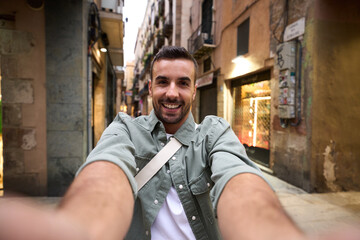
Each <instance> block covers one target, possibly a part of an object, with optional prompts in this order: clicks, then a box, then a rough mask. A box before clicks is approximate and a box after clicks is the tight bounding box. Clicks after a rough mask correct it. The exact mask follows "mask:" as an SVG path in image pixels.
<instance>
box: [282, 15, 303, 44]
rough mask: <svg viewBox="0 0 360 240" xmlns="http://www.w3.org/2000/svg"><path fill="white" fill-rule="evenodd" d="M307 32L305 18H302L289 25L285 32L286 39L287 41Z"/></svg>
mask: <svg viewBox="0 0 360 240" xmlns="http://www.w3.org/2000/svg"><path fill="white" fill-rule="evenodd" d="M304 33H305V18H304V17H303V18H300V19H299V20H297V21H296V22H294V23H292V24H290V25H288V26H287V27H286V28H285V32H284V41H285V42H287V41H289V40H291V39H294V38H296V37H298V36H301V35H303V34H304Z"/></svg>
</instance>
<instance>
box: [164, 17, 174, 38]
mask: <svg viewBox="0 0 360 240" xmlns="http://www.w3.org/2000/svg"><path fill="white" fill-rule="evenodd" d="M172 32H173V21H172V15H171V14H169V15H167V16H166V17H165V21H164V28H163V35H164V36H165V37H166V38H169V37H170V36H171V34H172Z"/></svg>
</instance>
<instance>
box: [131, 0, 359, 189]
mask: <svg viewBox="0 0 360 240" xmlns="http://www.w3.org/2000/svg"><path fill="white" fill-rule="evenodd" d="M355 6H356V7H355ZM355 9H359V3H358V2H357V1H353V0H346V1H341V2H338V1H335V0H332V1H325V0H306V1H289V0H280V1H279V0H245V1H234V0H232V1H230V0H223V1H219V0H195V1H180V0H164V1H162V0H159V1H155V0H149V1H148V8H147V12H146V15H145V17H144V22H143V26H142V29H141V30H140V32H139V34H138V39H137V45H136V46H137V47H136V51H138V53H137V55H136V56H137V57H136V65H135V72H134V74H135V76H137V77H135V79H137V81H138V87H139V90H138V92H135V96H134V98H138V99H140V100H141V99H142V101H141V104H142V111H143V113H144V114H148V113H149V112H150V110H151V106H149V104H148V103H149V102H150V101H151V99H150V97H149V96H148V94H147V91H146V89H147V86H146V83H147V82H148V80H149V63H150V60H151V58H152V56H153V55H154V54H156V52H157V51H158V49H159V46H162V45H176V46H183V47H185V48H187V49H188V50H189V51H190V52H191V53H192V54H193V55H194V57H195V58H196V59H197V61H198V64H199V69H198V79H197V84H198V92H197V93H198V94H197V98H196V101H195V103H194V105H193V108H192V112H193V114H194V117H195V119H196V121H198V122H200V121H201V120H202V119H203V118H204V117H205V116H206V115H209V114H214V115H218V116H220V117H224V118H225V119H226V120H228V121H229V122H230V124H231V125H232V128H233V130H234V132H235V134H236V135H237V136H238V137H239V139H240V141H241V142H242V143H243V144H244V145H245V147H246V149H247V153H248V155H249V157H250V158H252V159H253V160H255V161H256V162H257V163H259V165H260V166H263V167H264V169H265V170H267V171H270V172H273V173H274V174H275V175H276V176H278V177H280V178H282V179H284V180H286V181H288V182H290V183H292V184H294V185H296V186H299V187H301V188H303V189H305V190H306V191H319V192H326V191H341V190H360V185H359V183H360V181H359V180H360V179H359V176H360V174H359V173H360V161H359V156H360V150H359V149H360V148H358V147H357V146H358V143H357V141H356V138H357V136H358V135H359V128H357V127H356V122H358V121H359V120H360V119H359V118H360V113H359V111H357V108H358V105H359V98H358V97H357V93H358V92H359V87H360V84H359V81H358V79H359V77H358V76H357V75H358V74H356V67H355V66H356V64H358V63H359V62H360V55H359V54H356V53H357V52H359V47H360V42H359V39H360V38H359V35H360V32H359V29H360V28H359V23H360V16H359V13H358V12H357V11H356V10H355ZM159 20H160V21H159ZM170 23H171V24H170ZM158 33H163V34H162V35H161V34H158ZM139 93H140V94H139ZM145 101H147V103H146V104H145V103H144V102H145Z"/></svg>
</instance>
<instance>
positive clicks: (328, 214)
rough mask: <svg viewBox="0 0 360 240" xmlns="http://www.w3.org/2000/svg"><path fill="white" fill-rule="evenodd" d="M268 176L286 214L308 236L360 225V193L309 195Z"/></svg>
mask: <svg viewBox="0 0 360 240" xmlns="http://www.w3.org/2000/svg"><path fill="white" fill-rule="evenodd" d="M265 176H266V178H267V179H268V180H269V182H270V183H271V184H272V185H273V187H274V188H275V191H276V194H277V195H278V197H279V199H280V201H281V203H282V205H283V206H284V208H285V209H286V211H287V212H288V213H289V215H290V216H291V217H292V219H293V220H294V221H295V222H296V223H297V224H298V225H299V226H300V228H301V229H303V230H304V231H305V232H307V233H319V232H322V231H325V230H328V229H333V228H334V227H335V228H337V227H340V226H341V225H342V224H348V223H355V222H360V192H338V193H313V194H308V193H307V192H305V191H303V190H302V189H299V188H297V187H294V186H292V185H290V184H288V183H286V182H284V181H282V180H280V179H278V178H276V177H274V176H272V175H269V174H266V173H265Z"/></svg>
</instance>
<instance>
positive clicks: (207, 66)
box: [204, 58, 211, 73]
mask: <svg viewBox="0 0 360 240" xmlns="http://www.w3.org/2000/svg"><path fill="white" fill-rule="evenodd" d="M210 69H211V58H207V59H205V61H204V73H206V72H207V71H210Z"/></svg>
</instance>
